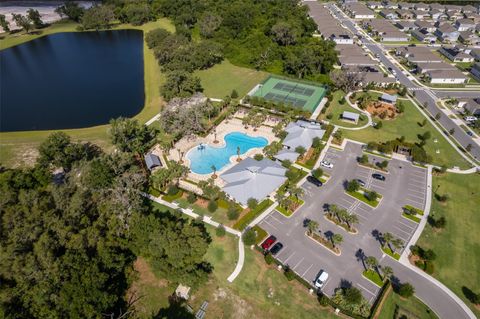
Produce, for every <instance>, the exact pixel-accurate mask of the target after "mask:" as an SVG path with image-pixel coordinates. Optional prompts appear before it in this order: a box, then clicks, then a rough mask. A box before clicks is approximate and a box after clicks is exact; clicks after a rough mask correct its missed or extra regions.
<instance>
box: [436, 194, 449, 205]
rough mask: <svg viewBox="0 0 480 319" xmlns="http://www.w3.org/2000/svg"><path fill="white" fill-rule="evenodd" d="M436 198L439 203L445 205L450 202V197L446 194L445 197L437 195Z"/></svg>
mask: <svg viewBox="0 0 480 319" xmlns="http://www.w3.org/2000/svg"><path fill="white" fill-rule="evenodd" d="M435 198H436V199H437V200H438V201H439V202H442V203H445V202H446V201H447V200H448V195H447V194H444V195H440V194H435Z"/></svg>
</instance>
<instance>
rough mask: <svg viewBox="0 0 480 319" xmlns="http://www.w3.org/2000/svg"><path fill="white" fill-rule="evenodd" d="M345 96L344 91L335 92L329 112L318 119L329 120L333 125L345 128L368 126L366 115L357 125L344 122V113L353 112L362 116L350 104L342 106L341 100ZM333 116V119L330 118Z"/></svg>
mask: <svg viewBox="0 0 480 319" xmlns="http://www.w3.org/2000/svg"><path fill="white" fill-rule="evenodd" d="M344 96H345V93H344V92H343V91H335V92H334V93H333V99H332V101H331V102H330V106H329V107H328V109H327V111H326V112H325V113H324V114H320V115H319V117H318V119H320V120H327V121H329V122H330V123H332V124H335V125H340V126H344V127H359V126H363V125H365V124H367V121H368V120H367V117H366V116H365V115H362V116H361V119H360V120H359V121H358V123H357V124H355V123H353V122H350V121H343V120H342V118H341V117H342V113H343V112H344V111H348V112H352V113H357V114H361V113H360V112H359V111H358V110H356V109H354V108H353V107H351V106H350V105H348V103H347V102H346V101H345V103H344V104H343V105H342V104H340V102H339V101H340V100H341V99H342V97H344ZM330 116H331V118H329V117H330Z"/></svg>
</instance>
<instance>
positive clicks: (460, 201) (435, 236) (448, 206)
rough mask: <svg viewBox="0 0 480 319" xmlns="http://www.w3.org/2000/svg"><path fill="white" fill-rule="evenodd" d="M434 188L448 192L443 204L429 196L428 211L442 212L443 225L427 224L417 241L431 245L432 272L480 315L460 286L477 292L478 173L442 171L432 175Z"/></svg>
mask: <svg viewBox="0 0 480 319" xmlns="http://www.w3.org/2000/svg"><path fill="white" fill-rule="evenodd" d="M432 185H433V186H432V187H433V189H434V190H435V191H436V192H437V193H439V194H442V195H443V194H448V196H449V199H448V201H447V202H446V203H444V204H442V203H440V202H438V201H437V200H436V199H432V208H431V211H430V214H433V216H434V217H435V218H439V217H440V216H445V218H446V220H447V224H446V226H445V229H443V230H441V231H435V230H434V229H433V228H432V227H431V226H430V225H428V224H427V226H426V227H425V230H424V231H423V233H422V236H421V237H420V239H419V241H418V244H419V245H420V246H421V247H424V248H425V249H433V251H434V252H435V254H436V255H437V258H436V259H435V272H434V273H433V276H434V277H435V278H437V279H438V280H440V281H441V282H442V283H444V284H445V285H446V286H447V287H448V288H450V289H451V290H452V291H453V292H454V293H456V294H457V296H458V297H460V298H462V299H463V300H464V301H465V302H466V304H467V305H469V306H470V308H471V309H472V310H473V312H474V313H475V314H476V315H477V317H480V310H479V309H478V308H475V307H473V306H472V304H471V303H470V302H469V301H468V299H467V298H466V297H465V295H464V293H463V291H462V287H463V286H465V287H467V288H468V289H470V290H472V291H474V292H475V293H480V253H479V252H480V232H479V231H478V229H479V227H480V214H479V207H480V196H479V193H480V175H479V174H472V175H457V174H445V175H443V176H434V177H433V184H432Z"/></svg>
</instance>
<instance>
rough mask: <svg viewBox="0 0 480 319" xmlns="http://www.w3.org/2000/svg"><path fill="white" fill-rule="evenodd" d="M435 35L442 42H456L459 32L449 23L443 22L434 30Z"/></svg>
mask: <svg viewBox="0 0 480 319" xmlns="http://www.w3.org/2000/svg"><path fill="white" fill-rule="evenodd" d="M435 35H436V36H437V37H438V39H439V40H440V41H442V42H447V43H454V42H457V40H458V37H459V36H460V33H459V32H458V31H457V29H455V28H454V27H453V26H452V25H451V24H449V23H443V24H442V25H440V26H439V27H438V28H437V30H435Z"/></svg>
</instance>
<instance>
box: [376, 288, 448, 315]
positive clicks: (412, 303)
mask: <svg viewBox="0 0 480 319" xmlns="http://www.w3.org/2000/svg"><path fill="white" fill-rule="evenodd" d="M396 307H398V310H397V311H398V314H399V316H398V317H395V308H396ZM402 314H403V315H405V317H404V318H412V319H414V318H415V319H437V318H438V317H437V316H436V315H435V313H434V312H433V311H432V310H430V308H428V306H427V305H425V304H424V303H423V302H421V301H420V300H419V299H417V298H415V297H411V298H408V299H405V298H401V297H400V296H399V295H397V294H396V293H394V292H393V291H392V290H390V293H389V294H388V295H387V296H386V297H385V301H384V304H383V307H382V310H381V311H380V315H379V316H378V318H379V319H393V318H402V317H401V315H402Z"/></svg>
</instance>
